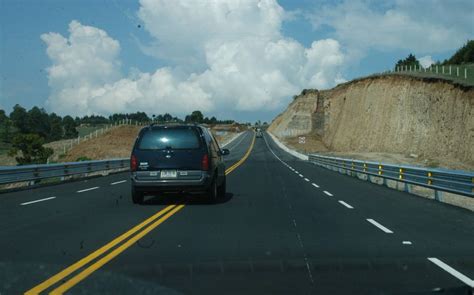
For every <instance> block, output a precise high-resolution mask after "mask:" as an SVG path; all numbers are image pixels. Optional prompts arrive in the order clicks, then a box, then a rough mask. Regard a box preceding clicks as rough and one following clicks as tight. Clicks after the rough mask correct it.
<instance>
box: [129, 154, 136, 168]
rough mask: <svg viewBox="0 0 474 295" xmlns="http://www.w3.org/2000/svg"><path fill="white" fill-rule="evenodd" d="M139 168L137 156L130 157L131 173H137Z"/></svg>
mask: <svg viewBox="0 0 474 295" xmlns="http://www.w3.org/2000/svg"><path fill="white" fill-rule="evenodd" d="M137 168H138V163H137V157H135V155H132V156H131V157H130V171H132V172H133V171H137Z"/></svg>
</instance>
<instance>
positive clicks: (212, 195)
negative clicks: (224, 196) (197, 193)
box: [207, 178, 218, 204]
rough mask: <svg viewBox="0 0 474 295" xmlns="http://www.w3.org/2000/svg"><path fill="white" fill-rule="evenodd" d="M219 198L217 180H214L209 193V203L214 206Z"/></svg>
mask: <svg viewBox="0 0 474 295" xmlns="http://www.w3.org/2000/svg"><path fill="white" fill-rule="evenodd" d="M217 197H218V187H217V180H216V178H214V179H213V180H212V183H211V185H210V187H209V189H208V191H207V199H208V200H209V203H211V204H213V203H216V202H217Z"/></svg>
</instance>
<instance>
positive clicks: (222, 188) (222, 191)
mask: <svg viewBox="0 0 474 295" xmlns="http://www.w3.org/2000/svg"><path fill="white" fill-rule="evenodd" d="M226 190H227V185H226V177H225V176H224V180H223V181H222V184H221V185H220V186H219V187H218V188H217V197H218V198H224V197H225V194H226Z"/></svg>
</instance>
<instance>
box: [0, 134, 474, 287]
mask: <svg viewBox="0 0 474 295" xmlns="http://www.w3.org/2000/svg"><path fill="white" fill-rule="evenodd" d="M228 148H230V150H231V154H230V155H229V156H227V157H226V163H227V167H228V169H227V172H228V175H227V190H228V193H227V195H226V198H225V199H223V200H221V201H220V202H219V203H217V204H207V203H206V202H204V201H202V200H200V198H199V196H182V195H168V196H150V197H149V198H148V199H147V200H146V202H145V204H144V205H134V204H132V201H131V196H130V181H129V173H117V174H112V175H109V176H104V177H96V178H90V179H87V180H81V181H76V182H69V183H64V184H59V185H51V186H44V187H40V188H35V189H31V190H22V191H16V192H7V193H3V194H0V294H1V295H4V294H20V293H24V292H27V291H28V292H29V293H28V294H37V293H41V294H48V293H50V292H51V294H61V293H63V292H64V293H65V294H407V293H410V294H431V293H430V291H432V290H434V289H436V288H443V289H450V290H451V291H453V292H454V291H456V290H457V291H459V292H460V293H449V294H469V293H467V290H468V288H469V287H468V286H469V285H471V286H472V284H473V282H472V279H473V278H474V214H473V213H472V212H471V211H468V210H465V209H461V208H457V207H454V206H450V205H447V204H443V203H439V202H435V201H431V200H427V199H424V198H421V197H417V196H413V195H410V194H407V193H405V192H401V191H396V190H392V189H389V188H386V187H383V186H378V185H375V184H371V183H367V182H364V181H360V180H357V179H356V178H352V177H349V176H345V175H342V174H338V173H336V172H333V171H329V170H326V169H323V168H320V167H317V166H315V165H313V164H311V163H308V162H305V161H302V160H299V159H296V158H294V157H293V156H291V155H289V154H287V153H286V152H284V151H282V150H281V149H279V148H278V146H277V145H276V144H275V143H274V142H273V141H272V139H271V138H270V137H269V136H268V135H267V134H265V136H264V138H257V139H255V138H254V133H253V132H250V131H248V132H246V133H245V134H243V135H241V138H237V139H236V140H235V141H233V142H232V143H230V144H229V146H228Z"/></svg>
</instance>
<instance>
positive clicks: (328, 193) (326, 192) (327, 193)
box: [323, 191, 332, 197]
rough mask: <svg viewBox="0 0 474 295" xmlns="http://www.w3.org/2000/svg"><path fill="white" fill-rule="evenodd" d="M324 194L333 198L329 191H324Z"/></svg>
mask: <svg viewBox="0 0 474 295" xmlns="http://www.w3.org/2000/svg"><path fill="white" fill-rule="evenodd" d="M323 193H325V194H326V195H328V196H330V197H332V194H331V193H330V192H328V191H323Z"/></svg>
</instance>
